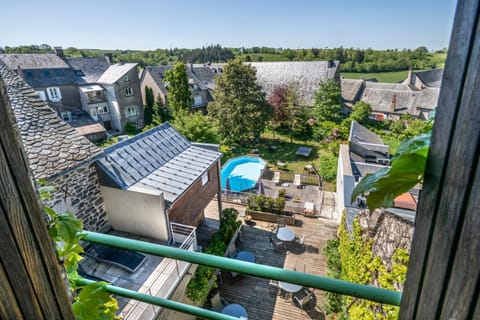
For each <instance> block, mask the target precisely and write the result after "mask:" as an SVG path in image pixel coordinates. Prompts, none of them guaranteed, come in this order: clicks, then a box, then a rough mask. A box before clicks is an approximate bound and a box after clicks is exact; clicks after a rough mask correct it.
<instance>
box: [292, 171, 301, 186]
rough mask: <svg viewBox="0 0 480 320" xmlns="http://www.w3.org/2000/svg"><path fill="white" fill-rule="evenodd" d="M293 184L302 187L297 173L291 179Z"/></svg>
mask: <svg viewBox="0 0 480 320" xmlns="http://www.w3.org/2000/svg"><path fill="white" fill-rule="evenodd" d="M293 185H294V186H297V188H301V187H302V177H301V176H300V175H299V174H295V177H294V179H293Z"/></svg>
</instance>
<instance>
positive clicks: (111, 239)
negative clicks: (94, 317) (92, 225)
mask: <svg viewBox="0 0 480 320" xmlns="http://www.w3.org/2000/svg"><path fill="white" fill-rule="evenodd" d="M82 235H83V236H84V240H86V241H89V242H95V243H100V244H104V245H108V246H113V247H118V248H123V249H128V250H134V251H140V252H144V253H149V254H153V255H157V256H162V257H167V258H172V259H177V260H182V261H187V262H192V263H196V264H201V265H206V266H210V267H215V268H219V269H223V270H230V271H235V272H238V273H243V274H249V275H252V276H257V277H261V278H266V279H274V280H279V281H284V282H290V283H294V284H299V285H302V286H305V287H310V288H316V289H320V290H324V291H329V292H335V293H339V294H343V295H348V296H353V297H357V298H361V299H367V300H371V301H375V302H379V303H384V304H389V305H395V306H399V305H400V301H401V298H402V294H401V293H400V292H396V291H390V290H386V289H381V288H377V287H372V286H368V285H362V284H357V283H351V282H347V281H343V280H338V279H332V278H327V277H321V276H316V275H311V274H307V273H303V272H298V271H293V270H286V269H282V268H277V267H272V266H267V265H261V264H256V263H251V262H245V261H239V260H235V259H230V258H225V257H219V256H214V255H210V254H205V253H200V252H192V251H187V250H181V249H177V248H173V247H168V246H164V245H159V244H154V243H149V242H144V241H139V240H132V239H127V238H122V237H117V236H112V235H107V234H102V233H96V232H91V231H83V232H82ZM108 288H109V290H110V292H112V293H117V292H113V290H116V291H122V290H123V291H125V289H121V288H118V287H114V286H109V287H108ZM108 288H107V289H108ZM117 294H119V295H123V294H122V293H117ZM137 294H139V293H137ZM129 297H131V298H133V299H137V298H135V297H133V296H129ZM149 297H150V296H149ZM152 299H154V300H155V302H153V301H154V300H151V301H152V302H150V301H146V302H149V303H153V304H157V305H159V306H164V307H166V308H170V309H174V310H178V311H181V312H185V313H190V314H194V315H199V314H196V313H192V311H198V310H196V309H201V310H204V309H202V308H196V307H192V306H190V305H188V304H181V303H178V302H175V304H173V305H170V303H173V302H172V301H169V300H166V299H160V298H158V297H152ZM163 300H166V301H169V302H168V303H167V302H166V301H163ZM142 301H145V300H142ZM192 308H196V309H192ZM211 312H212V311H211ZM213 313H215V312H213ZM215 314H216V315H218V313H215ZM200 316H203V317H207V318H211V319H230V318H218V317H213V315H209V316H206V315H200Z"/></svg>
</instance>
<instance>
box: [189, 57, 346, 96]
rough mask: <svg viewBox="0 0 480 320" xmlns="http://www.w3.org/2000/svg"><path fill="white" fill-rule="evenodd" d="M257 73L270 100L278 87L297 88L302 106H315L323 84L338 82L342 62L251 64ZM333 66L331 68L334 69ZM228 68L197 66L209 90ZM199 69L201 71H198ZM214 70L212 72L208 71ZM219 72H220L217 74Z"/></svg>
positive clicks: (197, 72) (216, 64)
mask: <svg viewBox="0 0 480 320" xmlns="http://www.w3.org/2000/svg"><path fill="white" fill-rule="evenodd" d="M249 64H250V65H251V66H253V67H254V68H255V69H256V70H257V83H258V84H259V85H260V86H261V87H262V89H263V91H264V92H265V93H266V95H267V97H268V95H269V94H270V93H271V92H272V90H273V89H274V88H275V87H278V86H282V85H288V84H294V85H295V86H296V87H297V93H298V98H299V100H300V103H301V104H305V105H313V104H314V97H315V92H316V91H317V90H318V86H319V83H320V82H322V81H326V80H329V79H330V80H336V77H337V71H338V65H339V62H338V61H333V62H329V61H292V62H249ZM330 64H331V66H330ZM224 65H225V64H222V63H215V64H211V65H210V66H201V65H198V64H197V65H194V71H195V72H196V74H197V76H198V77H199V78H200V79H201V80H202V81H203V83H204V84H206V86H207V87H208V88H211V89H213V88H214V86H215V77H216V76H217V75H218V74H221V72H222V69H223V67H224ZM197 69H198V70H197ZM208 69H210V72H209V71H207V70H208ZM215 71H216V72H215Z"/></svg>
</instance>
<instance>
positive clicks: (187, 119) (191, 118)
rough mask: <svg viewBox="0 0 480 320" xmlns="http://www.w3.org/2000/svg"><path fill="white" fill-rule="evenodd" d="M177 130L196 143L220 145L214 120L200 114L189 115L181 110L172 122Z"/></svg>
mask: <svg viewBox="0 0 480 320" xmlns="http://www.w3.org/2000/svg"><path fill="white" fill-rule="evenodd" d="M172 125H173V126H174V127H175V129H177V130H178V132H180V133H181V134H182V135H184V136H185V137H186V138H187V139H188V140H190V141H194V142H208V143H218V142H219V137H218V133H217V128H216V127H215V126H214V124H213V121H212V119H210V118H209V117H208V116H204V115H202V114H201V113H200V112H193V113H187V112H186V111H184V110H181V111H180V112H179V113H177V115H176V117H175V119H174V120H173V122H172Z"/></svg>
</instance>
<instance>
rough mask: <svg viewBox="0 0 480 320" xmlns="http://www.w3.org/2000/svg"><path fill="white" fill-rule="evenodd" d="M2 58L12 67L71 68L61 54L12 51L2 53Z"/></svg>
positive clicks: (0, 57)
mask: <svg viewBox="0 0 480 320" xmlns="http://www.w3.org/2000/svg"><path fill="white" fill-rule="evenodd" d="M0 60H2V61H3V62H4V63H5V64H6V65H7V66H8V67H9V68H10V69H12V70H16V69H17V68H18V67H20V68H21V69H45V68H46V69H54V68H69V66H68V64H67V63H66V62H65V61H63V60H62V59H61V58H60V57H59V56H57V55H55V54H52V53H44V54H42V53H11V54H0Z"/></svg>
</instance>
